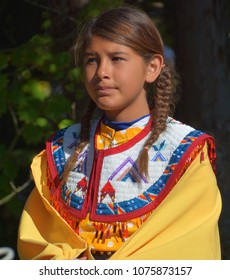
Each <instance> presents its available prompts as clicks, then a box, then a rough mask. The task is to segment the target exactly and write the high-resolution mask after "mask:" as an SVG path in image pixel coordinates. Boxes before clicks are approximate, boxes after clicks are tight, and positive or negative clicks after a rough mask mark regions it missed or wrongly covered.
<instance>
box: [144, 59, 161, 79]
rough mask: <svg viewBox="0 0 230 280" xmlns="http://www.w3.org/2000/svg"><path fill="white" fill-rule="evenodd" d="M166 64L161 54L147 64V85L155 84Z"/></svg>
mask: <svg viewBox="0 0 230 280" xmlns="http://www.w3.org/2000/svg"><path fill="white" fill-rule="evenodd" d="M163 63H164V59H163V57H162V56H161V55H160V54H156V55H154V56H153V58H152V59H151V60H150V62H149V63H148V64H147V69H146V70H147V71H146V78H145V81H146V83H153V82H154V81H155V80H156V78H157V77H158V76H159V74H160V72H161V69H162V66H163Z"/></svg>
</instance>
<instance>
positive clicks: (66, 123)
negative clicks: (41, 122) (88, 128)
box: [58, 119, 74, 129]
mask: <svg viewBox="0 0 230 280" xmlns="http://www.w3.org/2000/svg"><path fill="white" fill-rule="evenodd" d="M72 124H74V121H72V120H70V119H63V120H61V121H60V122H59V124H58V128H59V129H62V128H65V127H68V126H70V125H72Z"/></svg>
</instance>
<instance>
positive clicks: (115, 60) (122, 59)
mask: <svg viewBox="0 0 230 280" xmlns="http://www.w3.org/2000/svg"><path fill="white" fill-rule="evenodd" d="M124 60H125V59H124V58H123V57H121V56H114V57H113V58H112V61H113V62H121V61H124Z"/></svg>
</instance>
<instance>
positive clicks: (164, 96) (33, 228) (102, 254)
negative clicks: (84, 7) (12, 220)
mask: <svg viewBox="0 0 230 280" xmlns="http://www.w3.org/2000/svg"><path fill="white" fill-rule="evenodd" d="M163 47H164V46H163V42H162V39H161V37H160V34H159V32H158V30H157V28H156V26H155V25H154V24H153V22H152V20H151V19H150V18H149V17H148V16H147V15H146V14H145V13H143V12H142V11H139V10H138V9H135V8H130V7H121V8H115V9H111V10H109V11H106V12H104V13H103V14H101V15H99V16H97V17H96V18H94V19H92V20H91V21H89V22H88V23H87V24H86V25H85V26H84V27H83V29H82V31H81V33H80V34H79V36H78V40H77V42H76V44H75V47H74V51H75V56H76V61H77V64H78V65H79V66H82V69H83V76H84V84H85V87H86V89H87V92H88V94H89V96H90V102H89V106H88V110H87V112H86V114H85V116H84V117H83V119H82V122H81V124H76V125H73V126H70V127H67V128H65V129H62V130H60V131H58V132H57V133H55V134H54V135H52V136H51V137H50V139H49V140H48V142H47V144H46V149H45V150H44V151H42V152H41V153H40V154H39V155H37V156H36V157H35V159H34V161H33V163H32V172H33V176H34V180H35V184H36V188H34V190H33V191H32V193H31V195H30V196H29V198H28V201H27V203H26V205H25V209H24V211H23V213H22V217H21V222H20V227H19V237H18V253H19V256H20V258H21V259H81V258H84V259H108V258H109V259H114V260H115V259H220V243H219V234H218V219H219V215H220V211H221V200H220V194H219V190H218V187H217V183H216V177H215V174H214V170H215V147H214V140H213V138H212V137H211V136H209V135H207V134H205V133H203V132H201V131H198V130H195V129H194V128H192V127H190V126H187V125H184V124H182V123H180V122H178V121H176V120H174V119H173V118H172V117H170V116H172V112H173V108H174V102H173V96H174V92H175V84H176V83H175V81H174V78H173V73H172V71H171V70H170V69H169V67H168V66H167V65H166V64H165V61H164V54H163ZM96 107H98V108H99V109H101V110H102V112H103V114H102V116H101V118H100V119H97V120H93V119H92V114H93V112H94V109H95V108H96Z"/></svg>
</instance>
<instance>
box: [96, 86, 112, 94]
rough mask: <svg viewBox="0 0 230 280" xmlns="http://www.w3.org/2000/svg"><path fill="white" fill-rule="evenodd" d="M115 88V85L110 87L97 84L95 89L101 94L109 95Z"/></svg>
mask: <svg viewBox="0 0 230 280" xmlns="http://www.w3.org/2000/svg"><path fill="white" fill-rule="evenodd" d="M114 90H115V88H114V87H110V86H97V87H96V88H95V91H96V92H97V93H98V94H99V95H100V96H107V95H109V94H111V92H112V91H114Z"/></svg>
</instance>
